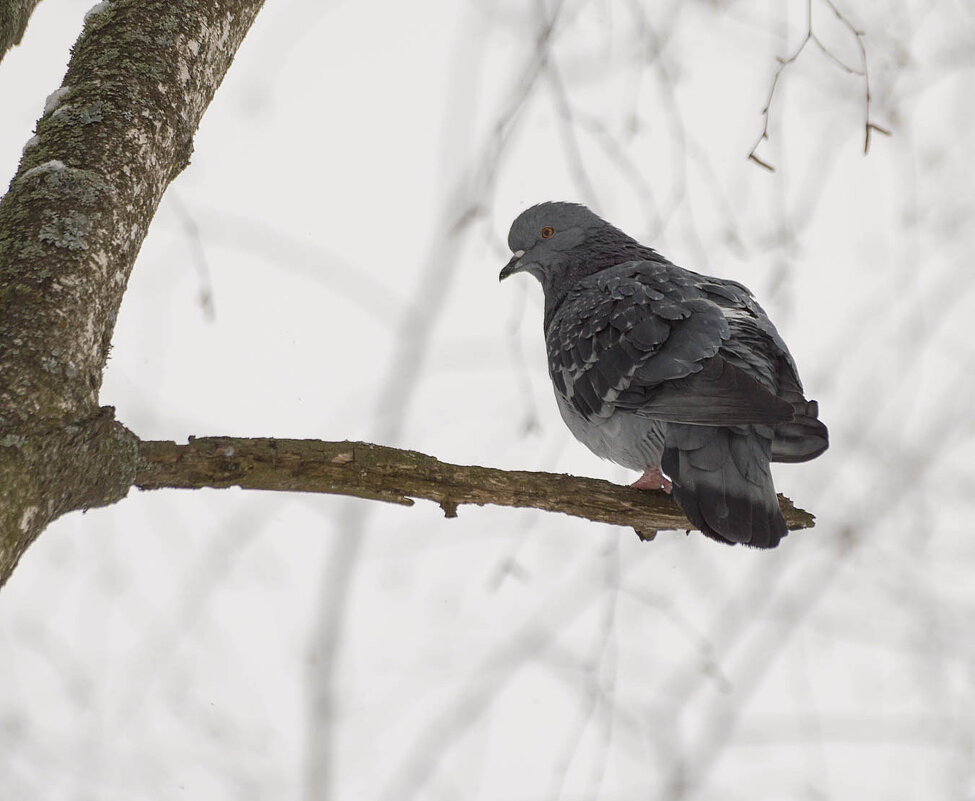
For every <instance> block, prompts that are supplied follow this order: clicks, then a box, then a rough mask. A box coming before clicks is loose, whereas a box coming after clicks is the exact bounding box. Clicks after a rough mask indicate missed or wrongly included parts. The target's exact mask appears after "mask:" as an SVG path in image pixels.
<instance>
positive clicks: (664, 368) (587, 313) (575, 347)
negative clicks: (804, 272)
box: [546, 261, 793, 426]
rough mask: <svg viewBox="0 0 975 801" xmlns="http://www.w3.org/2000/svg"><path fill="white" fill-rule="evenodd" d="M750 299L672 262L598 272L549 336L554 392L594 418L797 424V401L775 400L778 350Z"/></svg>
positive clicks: (576, 292) (569, 299) (567, 303)
mask: <svg viewBox="0 0 975 801" xmlns="http://www.w3.org/2000/svg"><path fill="white" fill-rule="evenodd" d="M750 298H751V295H750V294H749V293H748V290H746V289H745V288H744V287H741V286H740V285H739V284H734V283H732V282H724V281H718V280H717V279H709V278H706V277H704V276H700V275H697V274H696V273H692V272H689V271H686V270H681V269H680V268H678V267H675V266H674V265H671V264H669V263H657V262H650V261H640V262H629V263H627V264H622V265H618V266H617V267H614V268H611V269H609V270H604V271H602V272H600V273H598V274H596V275H594V276H591V277H590V278H588V279H585V280H584V281H581V282H580V283H579V284H578V285H577V286H576V287H574V288H573V289H572V290H570V292H569V294H568V295H567V296H566V298H565V300H564V301H563V303H562V305H561V307H560V308H559V310H558V312H557V313H556V314H555V316H554V317H553V318H552V321H551V323H550V325H549V330H548V331H547V334H546V340H547V346H548V356H549V371H550V373H551V375H552V380H553V382H554V383H555V387H556V391H558V392H559V393H561V394H562V396H563V397H565V398H566V400H568V401H569V402H570V403H571V404H572V405H573V406H574V407H575V409H576V410H577V411H578V412H579V413H580V414H581V415H582V416H583V417H585V418H586V419H588V420H593V419H596V418H606V417H609V416H610V415H612V414H613V413H614V412H615V411H617V410H625V411H629V412H631V413H634V414H639V415H643V416H646V417H649V418H653V419H655V420H662V421H667V422H679V423H694V424H699V425H712V426H714V425H719V426H728V425H746V424H756V423H773V424H774V423H777V422H781V421H785V420H790V419H792V417H793V408H792V405H791V404H790V403H788V402H786V401H784V400H782V399H781V398H778V397H776V372H777V370H778V369H779V368H778V366H777V359H778V358H779V353H778V352H779V350H780V349H779V347H778V345H777V343H776V342H775V341H774V340H773V339H772V338H771V337H770V336H769V335H768V334H767V333H766V332H765V331H764V330H763V328H764V325H765V323H766V322H767V318H765V316H764V313H761V314H756V312H755V311H754V310H753V309H752V308H750V307H749V304H748V300H749V299H750ZM755 307H757V304H755ZM760 311H761V310H760V308H759V312H760ZM768 326H771V323H768ZM772 330H773V331H774V329H772ZM776 337H777V335H776ZM783 347H784V345H783ZM785 354H786V357H787V355H788V352H787V351H785Z"/></svg>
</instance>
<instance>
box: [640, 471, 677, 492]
mask: <svg viewBox="0 0 975 801" xmlns="http://www.w3.org/2000/svg"><path fill="white" fill-rule="evenodd" d="M630 486H631V487H635V488H636V489H642V490H663V491H664V492H666V493H667V494H668V495H669V494H670V491H671V489H673V486H674V485H673V484H672V483H671V481H670V479H669V478H667V476H665V475H664V474H663V473H661V472H660V468H659V467H648V468H647V469H646V470H644V471H643V475H642V476H640V477H639V478H638V479H637V480H636V481H634V482H633V483H632V484H630Z"/></svg>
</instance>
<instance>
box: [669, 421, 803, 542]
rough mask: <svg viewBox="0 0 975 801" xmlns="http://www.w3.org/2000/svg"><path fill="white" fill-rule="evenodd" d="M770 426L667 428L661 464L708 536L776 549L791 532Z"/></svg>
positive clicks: (680, 501)
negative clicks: (778, 488)
mask: <svg viewBox="0 0 975 801" xmlns="http://www.w3.org/2000/svg"><path fill="white" fill-rule="evenodd" d="M771 448H772V428H771V427H770V426H740V427H734V428H724V427H722V428H718V427H710V426H695V425H680V424H672V425H669V426H668V427H667V435H666V439H665V441H664V451H663V457H662V459H661V467H662V468H663V470H664V472H665V473H666V474H667V475H668V476H669V477H670V479H671V481H673V485H674V486H673V496H674V499H675V500H676V501H677V503H678V505H679V506H680V507H681V509H683V510H684V514H686V515H687V518H688V520H690V521H691V522H692V523H693V524H694V525H695V526H697V527H698V528H699V529H700V530H701V531H702V532H703V533H704V534H706V535H707V536H709V537H711V538H713V539H716V540H719V541H721V542H726V543H730V544H734V543H739V542H740V543H744V544H745V545H751V546H753V547H756V548H774V547H775V546H776V545H778V544H779V540H781V539H782V537H784V536H785V535H786V534H787V533H788V527H787V526H786V523H785V519H784V518H783V517H782V512H781V511H780V509H779V502H778V499H777V498H776V495H775V487H774V486H773V484H772V475H771V472H770V470H769V459H770V457H771Z"/></svg>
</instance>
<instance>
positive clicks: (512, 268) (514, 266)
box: [498, 250, 525, 281]
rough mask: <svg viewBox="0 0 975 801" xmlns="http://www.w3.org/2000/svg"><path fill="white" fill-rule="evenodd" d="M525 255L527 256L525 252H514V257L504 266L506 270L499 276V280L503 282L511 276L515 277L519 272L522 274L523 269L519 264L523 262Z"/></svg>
mask: <svg viewBox="0 0 975 801" xmlns="http://www.w3.org/2000/svg"><path fill="white" fill-rule="evenodd" d="M524 255H525V251H523V250H516V251H515V252H514V255H513V256H512V257H511V261H509V262H508V263H507V264H506V265H504V269H503V270H502V271H501V274H500V275H499V276H498V280H499V281H503V280H504V279H505V278H507V277H508V276H509V275H514V274H515V273H517V272H521V270H522V269H523V268H522V267H521V266H520V264H519V262H520V261H521V257H522V256H524Z"/></svg>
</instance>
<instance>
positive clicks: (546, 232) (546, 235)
mask: <svg viewBox="0 0 975 801" xmlns="http://www.w3.org/2000/svg"><path fill="white" fill-rule="evenodd" d="M554 233H555V229H554V228H550V227H549V226H547V225H546V226H545V227H544V228H543V229H542V239H551V237H552V235H553V234H554Z"/></svg>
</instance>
